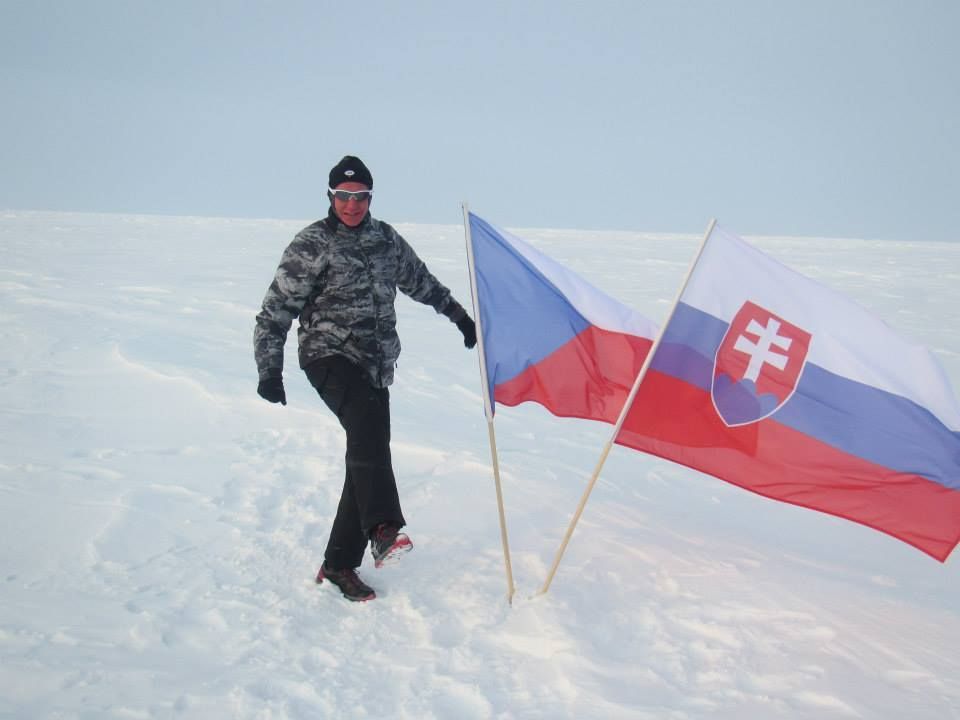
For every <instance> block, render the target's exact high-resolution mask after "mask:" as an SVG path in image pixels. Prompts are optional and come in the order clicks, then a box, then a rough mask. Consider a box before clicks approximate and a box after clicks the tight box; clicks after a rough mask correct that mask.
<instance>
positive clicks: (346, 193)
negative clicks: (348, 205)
mask: <svg viewBox="0 0 960 720" xmlns="http://www.w3.org/2000/svg"><path fill="white" fill-rule="evenodd" d="M327 190H328V191H329V192H330V194H331V195H332V196H333V197H335V198H336V199H337V200H342V201H343V202H347V201H348V200H351V199H353V200H356V201H357V202H363V201H364V200H369V199H370V198H371V197H373V190H334V189H333V188H327Z"/></svg>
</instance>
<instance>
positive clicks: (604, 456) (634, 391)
mask: <svg viewBox="0 0 960 720" xmlns="http://www.w3.org/2000/svg"><path fill="white" fill-rule="evenodd" d="M716 224H717V221H716V220H711V221H710V224H709V225H707V231H706V232H705V233H704V235H703V240H702V241H701V242H700V248H699V250H697V254H696V255H695V256H694V258H693V262H691V263H690V268H689V269H688V270H687V275H686V277H685V278H684V279H683V284H681V285H680V290H679V291H677V296H676V297H675V298H674V300H673V305H671V307H670V314H669V315H668V316H667V320H666V322H665V323H664V324H663V328H662V329H661V330H660V332H659V333H658V334H657V339H656V340H654V342H653V345H652V346H651V347H650V352H648V353H647V357H646V358H645V359H644V361H643V365H642V366H641V368H640V372H639V373H637V378H636V380H634V381H633V387H632V388H630V394H629V395H627V400H626V402H625V403H624V404H623V408H622V409H621V410H620V417H618V418H617V424H616V425H615V426H614V428H613V433H612V434H611V435H610V439H609V440H607V444H606V445H604V447H603V452H601V453H600V460H599V461H598V462H597V466H596V468H595V469H594V471H593V475H592V476H591V477H590V482H589V483H587V488H586V490H584V491H583V496H582V497H581V498H580V504H579V505H578V506H577V510H576V512H575V513H574V514H573V518H572V519H571V520H570V525H569V526H568V527H567V532H566V534H565V535H564V536H563V541H562V542H561V543H560V548H559V549H558V550H557V555H556V557H555V558H554V561H553V566H552V567H551V568H550V572H549V573H547V579H546V581H545V582H544V583H543V587H542V588H540V592H538V593H537V594H538V595H543V594H545V593H546V592H547V590H549V589H550V583H552V582H553V576H554V575H556V573H557V568H558V567H559V566H560V561H561V560H562V559H563V554H564V552H566V549H567V544H568V543H569V542H570V538H571V537H572V536H573V530H574V528H576V526H577V523H578V522H579V521H580V516H581V515H582V514H583V509H584V507H586V505H587V499H588V498H589V497H590V493H592V492H593V486H594V485H596V484H597V479H598V478H599V477H600V470H601V469H602V468H603V465H604V463H605V462H606V461H607V456H608V455H609V454H610V449H611V448H612V447H613V444H614V442H615V441H616V439H617V435H619V434H620V428H622V427H623V423H624V421H625V420H626V419H627V413H628V412H629V410H630V407H631V406H632V405H633V400H634V398H635V397H636V396H637V392H638V391H639V390H640V383H641V382H643V378H644V376H645V375H646V374H647V369H648V368H649V367H650V363H652V362H653V356H654V355H655V354H656V352H657V348H658V347H660V341H661V340H662V339H663V332H664V330H666V328H667V326H668V325H669V324H670V321H671V320H672V319H673V314H674V313H675V312H676V310H677V305H679V304H680V298H681V297H683V291H684V290H686V289H687V283H689V282H690V277H691V276H692V275H693V269H694V268H695V267H696V266H697V261H699V260H700V256H701V255H702V254H703V249H704V248H705V247H706V245H707V239H708V238H709V237H710V233H712V232H713V228H714V226H715V225H716Z"/></svg>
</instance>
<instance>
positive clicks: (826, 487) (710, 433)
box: [617, 370, 960, 562]
mask: <svg viewBox="0 0 960 720" xmlns="http://www.w3.org/2000/svg"><path fill="white" fill-rule="evenodd" d="M774 417H776V416H775V415H774ZM617 443H618V444H620V445H625V446H627V447H631V448H634V449H636V450H642V451H644V452H649V453H651V454H653V455H657V456H659V457H662V458H665V459H667V460H672V461H673V462H677V463H680V464H681V465H686V466H687V467H690V468H693V469H695V470H700V471H702V472H705V473H707V474H709V475H713V476H715V477H717V478H720V479H721V480H725V481H726V482H729V483H731V484H733V485H737V486H739V487H742V488H745V489H747V490H751V491H752V492H755V493H758V494H760V495H763V496H765V497H769V498H772V499H774V500H780V501H782V502H787V503H791V504H793V505H799V506H801V507H806V508H810V509H812V510H819V511H820V512H824V513H828V514H830V515H836V516H838V517H841V518H845V519H847V520H852V521H854V522H858V523H861V524H862V525H866V526H868V527H871V528H873V529H875V530H879V531H880V532H884V533H887V534H888V535H892V536H893V537H895V538H898V539H899V540H902V541H903V542H906V543H908V544H910V545H913V546H914V547H916V548H917V549H919V550H922V551H923V552H925V553H927V554H928V555H931V556H932V557H934V558H936V559H937V560H940V561H941V562H943V561H944V560H946V558H947V556H948V555H949V554H950V552H951V551H952V550H953V548H954V547H955V546H956V545H957V543H958V542H960V492H957V491H955V490H951V489H949V488H946V487H944V486H943V485H941V484H939V483H935V482H932V481H930V480H927V479H925V478H922V477H920V476H917V475H912V474H909V473H900V472H894V471H892V470H889V469H888V468H885V467H883V466H880V465H876V464H873V463H869V462H866V461H864V460H862V459H860V458H857V457H854V456H852V455H849V454H847V453H844V452H841V451H840V450H837V449H836V448H833V447H831V446H829V445H826V444H824V443H822V442H820V441H818V440H815V439H813V438H811V437H809V436H808V435H804V434H803V433H800V432H798V431H796V430H793V429H791V428H788V427H786V426H784V425H781V424H780V423H778V422H776V421H775V420H774V419H773V418H768V419H766V420H762V421H760V422H757V423H753V424H750V425H744V426H739V427H732V428H731V427H727V426H726V425H725V424H724V423H723V422H722V421H721V420H720V417H719V416H718V415H717V412H716V410H715V409H714V407H713V402H712V400H711V398H710V394H709V393H707V392H704V391H702V390H700V389H699V388H697V387H694V386H693V385H690V384H688V383H686V382H683V381H682V380H677V379H676V378H672V377H670V376H667V375H664V374H663V373H660V372H656V371H654V370H650V371H649V373H648V374H647V376H646V378H645V379H644V381H643V384H642V385H641V386H640V391H639V392H638V393H637V397H636V399H635V401H634V404H633V407H632V408H631V410H630V413H629V415H628V416H627V419H626V422H625V423H624V425H623V428H622V429H621V431H620V434H619V435H618V437H617Z"/></svg>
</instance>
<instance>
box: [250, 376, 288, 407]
mask: <svg viewBox="0 0 960 720" xmlns="http://www.w3.org/2000/svg"><path fill="white" fill-rule="evenodd" d="M257 395H259V396H260V397H262V398H263V399H264V400H269V401H270V402H272V403H280V404H281V405H286V404H287V393H285V392H284V391H283V378H282V377H269V378H267V379H266V380H261V381H260V384H259V385H257Z"/></svg>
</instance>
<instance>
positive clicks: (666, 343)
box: [616, 226, 960, 561]
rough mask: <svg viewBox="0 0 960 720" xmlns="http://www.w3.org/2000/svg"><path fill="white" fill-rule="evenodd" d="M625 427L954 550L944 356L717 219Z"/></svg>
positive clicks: (954, 422) (665, 448) (816, 505)
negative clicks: (910, 339) (898, 332)
mask: <svg viewBox="0 0 960 720" xmlns="http://www.w3.org/2000/svg"><path fill="white" fill-rule="evenodd" d="M616 442H617V443H618V444H621V445H626V446H629V447H632V448H635V449H638V450H643V451H645V452H649V453H652V454H654V455H658V456H660V457H663V458H666V459H668V460H672V461H674V462H677V463H680V464H682V465H686V466H688V467H691V468H694V469H696V470H700V471H702V472H705V473H708V474H710V475H713V476H715V477H718V478H720V479H722V480H726V481H728V482H730V483H733V484H735V485H739V486H741V487H743V488H746V489H748V490H752V491H753V492H756V493H759V494H761V495H764V496H767V497H770V498H773V499H775V500H781V501H784V502H788V503H792V504H794V505H800V506H803V507H807V508H812V509H814V510H819V511H822V512H825V513H829V514H832V515H837V516H839V517H842V518H846V519H848V520H852V521H854V522H858V523H862V524H863V525H867V526H869V527H872V528H874V529H876V530H880V531H881V532H885V533H887V534H889V535H892V536H893V537H896V538H899V539H900V540H902V541H904V542H906V543H909V544H910V545H913V546H915V547H916V548H918V549H920V550H922V551H923V552H925V553H927V554H929V555H931V556H933V557H934V558H936V559H937V560H940V561H944V560H945V559H946V558H947V556H948V555H949V554H950V552H951V551H952V550H953V548H954V547H955V546H956V544H957V542H958V541H960V406H958V403H957V401H956V398H955V397H954V395H953V392H952V390H951V388H950V384H949V382H948V381H947V378H946V376H945V374H944V372H943V370H942V369H941V367H940V366H939V364H938V363H937V362H936V360H935V359H934V357H933V356H932V355H931V354H930V353H929V352H928V351H927V350H925V349H924V348H922V347H920V346H918V345H915V344H913V343H911V342H908V341H906V340H904V339H903V338H901V337H899V336H897V335H896V334H895V333H894V332H893V331H892V330H891V329H890V328H889V327H888V326H887V325H885V324H884V323H883V322H881V321H880V320H879V319H877V318H876V317H874V316H872V315H871V314H870V313H868V312H867V311H866V310H864V309H863V308H861V307H860V306H858V305H856V304H855V303H853V302H851V301H850V300H848V299H845V298H844V297H843V296H841V295H838V294H837V293H835V292H833V291H831V290H829V289H828V288H826V287H824V286H822V285H819V284H817V283H815V282H813V281H812V280H810V279H808V278H806V277H804V276H802V275H800V274H798V273H796V272H793V271H792V270H790V269H788V268H786V267H784V266H783V265H781V264H779V263H778V262H776V261H775V260H773V259H772V258H770V257H769V256H767V255H765V254H763V253H762V252H760V251H759V250H757V249H755V248H754V247H752V246H750V245H748V244H747V243H746V242H744V241H743V240H741V239H740V238H738V237H736V236H734V235H732V234H730V233H727V232H725V231H723V230H721V229H719V228H717V227H716V226H714V229H713V230H712V232H711V233H710V235H709V237H708V239H707V240H706V242H705V244H704V248H703V252H702V254H701V255H700V257H699V259H698V261H697V262H696V264H695V266H694V268H693V271H692V273H691V276H690V279H689V281H688V284H687V286H686V288H685V289H684V291H683V293H682V295H681V297H680V302H679V304H678V305H677V307H676V309H675V311H674V313H673V314H672V315H671V318H670V320H669V321H668V324H667V327H666V328H665V329H664V332H663V337H662V338H661V340H660V344H659V346H658V348H657V351H656V354H655V355H654V357H653V360H652V362H651V365H650V368H649V370H648V372H647V374H646V376H645V377H644V378H643V381H642V382H641V384H640V387H639V390H638V392H637V394H636V397H635V399H634V402H633V404H632V406H631V408H630V410H629V412H628V414H627V416H626V419H625V422H624V424H623V426H622V428H621V430H620V432H619V434H618V436H617V439H616Z"/></svg>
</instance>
